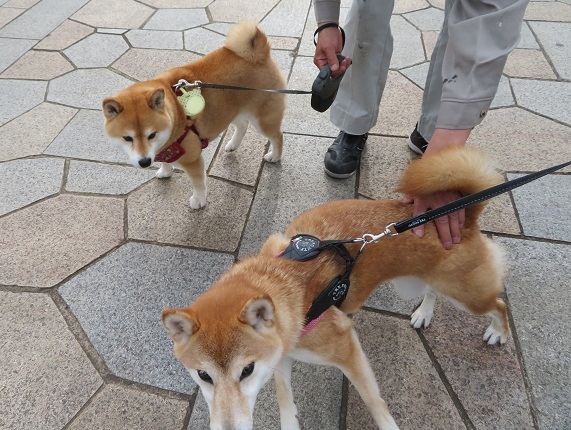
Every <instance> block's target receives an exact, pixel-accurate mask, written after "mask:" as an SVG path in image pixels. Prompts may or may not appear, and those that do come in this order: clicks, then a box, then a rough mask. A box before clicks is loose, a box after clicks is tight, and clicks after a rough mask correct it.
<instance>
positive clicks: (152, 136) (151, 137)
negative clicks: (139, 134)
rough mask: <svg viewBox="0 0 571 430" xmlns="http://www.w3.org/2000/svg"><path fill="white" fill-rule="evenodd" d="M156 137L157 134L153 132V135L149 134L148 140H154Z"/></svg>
mask: <svg viewBox="0 0 571 430" xmlns="http://www.w3.org/2000/svg"><path fill="white" fill-rule="evenodd" d="M156 135H157V132H156V131H155V132H154V133H151V134H149V137H148V139H149V140H151V139H154V138H155V136H156Z"/></svg>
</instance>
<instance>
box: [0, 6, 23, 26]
mask: <svg viewBox="0 0 571 430" xmlns="http://www.w3.org/2000/svg"><path fill="white" fill-rule="evenodd" d="M1 3H2V2H0V4H1ZM23 12H24V10H22V9H16V8H11V7H2V8H1V9H0V28H1V27H4V26H5V25H6V24H8V23H9V22H10V21H12V20H13V19H14V18H16V17H17V16H18V15H20V14H22V13H23Z"/></svg>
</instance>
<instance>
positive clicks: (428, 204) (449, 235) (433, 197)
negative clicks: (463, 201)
mask: <svg viewBox="0 0 571 430" xmlns="http://www.w3.org/2000/svg"><path fill="white" fill-rule="evenodd" d="M460 197H462V194H460V193H459V192H458V191H441V192H438V193H433V194H427V195H423V196H415V197H410V196H405V197H404V199H403V203H407V204H408V203H412V205H413V206H412V208H413V209H412V213H413V216H416V215H419V214H422V213H424V212H426V211H428V210H430V209H436V208H438V207H440V206H444V205H445V204H447V203H450V202H452V201H454V200H457V199H459V198H460ZM464 221H465V211H464V209H462V210H459V211H456V212H452V213H451V214H449V215H446V216H441V217H440V218H436V219H435V220H434V224H436V230H437V231H438V237H439V238H440V242H442V246H444V248H445V249H452V245H453V244H456V243H460V240H461V237H462V236H461V234H460V230H461V229H462V227H463V226H464ZM412 232H413V233H414V234H415V235H417V236H418V237H423V236H424V225H420V226H418V227H415V228H413V229H412Z"/></svg>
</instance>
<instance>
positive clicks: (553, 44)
mask: <svg viewBox="0 0 571 430" xmlns="http://www.w3.org/2000/svg"><path fill="white" fill-rule="evenodd" d="M529 25H530V26H531V28H532V29H533V31H534V32H535V34H536V35H537V38H538V39H539V41H540V42H541V46H542V47H543V49H544V50H545V52H546V53H547V55H548V56H549V59H550V60H551V63H552V64H553V66H554V67H555V70H557V73H559V75H561V77H563V78H565V79H571V64H570V62H569V58H571V44H570V43H569V42H568V41H569V40H571V24H568V23H558V22H531V23H530V24H529Z"/></svg>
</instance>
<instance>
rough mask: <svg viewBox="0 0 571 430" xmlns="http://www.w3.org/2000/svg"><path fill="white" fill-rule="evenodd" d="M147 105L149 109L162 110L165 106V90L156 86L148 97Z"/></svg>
mask: <svg viewBox="0 0 571 430" xmlns="http://www.w3.org/2000/svg"><path fill="white" fill-rule="evenodd" d="M149 106H150V107H151V109H155V110H163V108H164V107H165V90H163V89H162V88H157V89H156V90H155V91H153V92H152V93H151V96H150V97H149Z"/></svg>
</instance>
